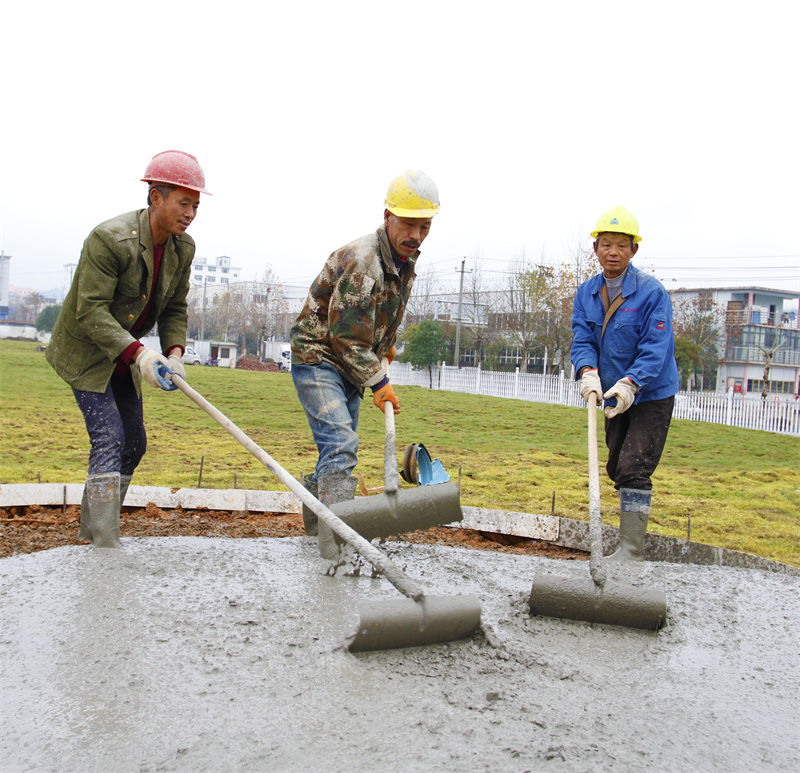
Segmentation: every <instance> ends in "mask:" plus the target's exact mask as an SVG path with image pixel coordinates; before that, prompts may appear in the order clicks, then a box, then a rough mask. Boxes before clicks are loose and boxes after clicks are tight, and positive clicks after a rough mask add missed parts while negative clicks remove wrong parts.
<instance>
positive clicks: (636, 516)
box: [608, 488, 652, 561]
mask: <svg viewBox="0 0 800 773" xmlns="http://www.w3.org/2000/svg"><path fill="white" fill-rule="evenodd" d="M651 496H652V492H651V491H645V490H644V489H635V488H622V489H620V490H619V511H620V512H619V547H618V548H617V549H616V550H615V551H614V552H613V553H612V554H611V555H610V556H609V557H608V558H609V560H610V561H643V560H644V556H643V554H642V546H643V545H644V535H645V534H646V533H647V521H648V519H649V517H650V497H651Z"/></svg>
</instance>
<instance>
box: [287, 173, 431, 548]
mask: <svg viewBox="0 0 800 773" xmlns="http://www.w3.org/2000/svg"><path fill="white" fill-rule="evenodd" d="M384 207H385V208H384V212H383V224H382V225H381V226H380V227H379V228H378V229H377V230H376V231H374V232H372V233H370V234H367V235H366V236H362V237H361V238H360V239H356V240H355V241H353V242H351V243H350V244H347V245H345V246H344V247H341V248H339V249H338V250H336V251H335V252H333V253H332V254H331V256H330V257H329V258H328V260H327V262H326V263H325V266H324V267H323V269H322V271H321V272H320V273H319V275H318V276H317V278H316V279H315V280H314V282H313V283H312V285H311V288H310V289H309V291H308V298H307V299H306V303H305V306H304V307H303V310H302V311H301V312H300V315H299V316H298V317H297V320H296V321H295V324H294V326H293V327H292V332H291V339H292V378H293V380H294V385H295V389H296V390H297V396H298V398H299V400H300V403H301V404H302V406H303V408H304V409H305V412H306V417H307V418H308V423H309V425H310V426H311V433H312V435H313V436H314V442H315V443H316V446H317V450H318V452H319V458H318V459H317V464H316V468H315V470H314V473H313V474H312V475H310V476H304V479H303V485H304V486H305V487H306V488H307V489H308V490H309V491H310V492H311V493H312V494H314V496H316V497H317V498H318V499H319V500H320V501H321V502H322V503H323V504H326V505H332V504H335V503H336V502H344V501H347V500H350V499H352V498H353V496H354V494H355V488H356V479H355V478H354V477H353V475H352V472H353V469H354V468H355V466H356V463H357V461H358V457H357V454H358V433H357V430H358V413H359V407H360V403H361V398H362V397H363V395H364V390H365V389H367V388H370V389H371V390H372V400H373V403H374V404H375V405H376V406H377V407H378V408H380V409H381V410H383V407H384V404H385V403H387V402H389V403H391V404H392V406H393V408H394V412H395V413H397V412H399V410H400V401H399V400H398V399H397V395H396V394H395V392H394V389H393V388H392V385H391V383H390V382H389V373H388V370H387V367H386V364H385V363H384V362H383V360H384V359H385V360H388V362H391V361H392V360H393V359H394V356H395V346H394V345H395V341H396V339H397V330H398V328H399V327H400V323H401V322H402V321H403V314H404V313H405V309H406V304H407V303H408V297H409V295H410V293H411V287H412V285H413V284H414V277H415V276H416V270H415V265H416V262H417V258H418V257H419V254H420V253H419V246H420V245H421V244H422V242H423V241H425V237H426V236H427V235H428V233H429V232H430V229H431V222H432V219H433V216H434V215H435V214H436V213H437V212H438V211H439V191H438V189H437V187H436V183H434V181H433V180H432V179H431V178H430V177H428V175H426V174H425V173H424V172H421V171H411V170H409V171H406V172H403V174H401V175H398V176H397V177H396V178H395V179H394V180H392V182H391V184H390V185H389V190H388V192H387V194H386V201H385V202H384ZM303 521H304V524H305V528H306V533H307V534H317V530H318V529H319V541H320V549H321V551H322V552H323V555H326V548H325V545H326V544H327V545H329V546H330V545H332V544H333V543H332V535H330V534H329V533H328V532H329V530H328V529H326V528H325V527H324V526H323V525H322V524H317V519H316V517H315V516H314V514H313V513H311V512H310V511H309V510H307V508H304V512H303ZM327 550H328V551H330V547H329V548H328V549H327ZM330 557H333V556H332V555H331V556H330Z"/></svg>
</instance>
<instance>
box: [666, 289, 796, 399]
mask: <svg viewBox="0 0 800 773" xmlns="http://www.w3.org/2000/svg"><path fill="white" fill-rule="evenodd" d="M670 295H671V296H672V303H673V307H674V308H676V309H680V307H681V304H684V303H686V302H689V303H692V302H693V303H695V304H696V305H698V306H700V307H703V306H706V307H708V308H709V309H712V308H713V309H716V310H717V316H716V320H717V323H716V324H717V330H718V336H717V341H718V355H719V362H718V366H717V379H716V390H717V391H718V392H724V391H727V390H728V389H733V390H734V391H735V392H737V393H742V394H747V393H748V392H762V390H764V389H765V384H766V390H765V391H766V392H767V393H769V394H776V395H792V394H794V395H796V394H798V392H799V391H800V385H799V384H798V380H799V379H800V294H798V293H792V292H786V291H783V290H772V289H769V288H766V287H706V288H696V289H691V290H686V289H681V290H673V291H672V292H671V293H670Z"/></svg>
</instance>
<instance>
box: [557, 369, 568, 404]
mask: <svg viewBox="0 0 800 773" xmlns="http://www.w3.org/2000/svg"><path fill="white" fill-rule="evenodd" d="M566 385H567V382H566V381H565V380H564V371H563V370H560V371H558V404H559V405H567V396H566V393H565V388H566Z"/></svg>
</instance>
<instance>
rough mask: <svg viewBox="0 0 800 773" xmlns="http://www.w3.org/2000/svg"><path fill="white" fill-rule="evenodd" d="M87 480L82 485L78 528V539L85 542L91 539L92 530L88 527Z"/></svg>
mask: <svg viewBox="0 0 800 773" xmlns="http://www.w3.org/2000/svg"><path fill="white" fill-rule="evenodd" d="M88 486H89V484H88V482H87V483H86V485H85V486H84V487H83V497H82V498H81V525H80V528H79V529H78V539H79V540H84V541H86V542H91V541H92V530H91V528H89V497H88V496H87V494H86V489H87V488H88Z"/></svg>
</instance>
